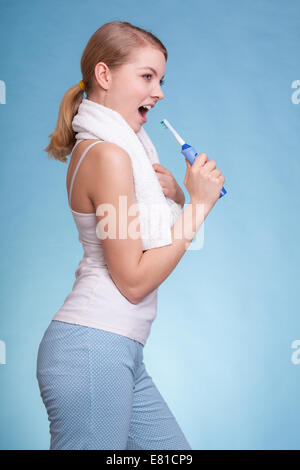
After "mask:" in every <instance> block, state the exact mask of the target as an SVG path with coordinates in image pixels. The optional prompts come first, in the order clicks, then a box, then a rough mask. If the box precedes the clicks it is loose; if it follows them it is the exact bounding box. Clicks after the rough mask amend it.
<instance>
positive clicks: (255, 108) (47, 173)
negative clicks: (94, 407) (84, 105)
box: [0, 0, 300, 449]
mask: <svg viewBox="0 0 300 470" xmlns="http://www.w3.org/2000/svg"><path fill="white" fill-rule="evenodd" d="M0 18H1V19H0V21H1V28H0V39H1V40H0V51H1V52H0V80H2V81H3V82H4V83H5V85H6V104H1V105H0V120H1V122H0V129H1V131H0V132H1V160H0V165H1V172H0V177H1V185H0V191H1V200H2V202H3V207H2V218H1V220H2V223H1V226H2V230H1V234H0V237H1V248H2V255H1V268H0V269H1V320H0V321H1V323H0V340H1V341H3V343H2V345H5V347H6V363H5V364H0V380H1V387H0V391H1V403H0V423H1V424H0V439H1V442H0V447H1V449H48V448H49V442H50V435H49V428H48V420H47V414H46V410H45V408H44V405H43V403H42V400H41V398H40V395H39V388H38V383H37V380H36V377H35V371H36V356H37V350H38V345H39V342H40V340H41V338H42V336H43V334H44V331H45V329H46V328H47V326H48V324H49V322H50V321H51V318H52V317H53V315H54V314H55V313H56V311H57V310H58V309H59V307H60V306H61V304H62V303H63V301H64V299H65V297H66V296H67V294H68V293H69V292H70V290H71V288H72V285H73V282H74V279H75V277H74V273H75V270H76V267H77V265H78V263H79V261H80V259H81V256H82V248H81V245H80V244H79V242H78V238H77V237H78V234H77V231H76V226H75V223H74V221H73V218H72V215H71V213H70V211H69V209H68V202H67V193H66V184H65V178H66V171H67V164H63V163H61V162H58V161H55V160H53V159H48V158H47V154H46V153H45V152H44V151H43V148H45V147H46V145H47V144H48V141H49V139H48V135H49V134H50V132H52V131H53V129H54V127H55V124H56V119H57V113H58V106H59V103H60V100H61V98H62V96H63V94H64V93H65V91H66V90H67V89H68V88H69V87H70V86H72V85H74V84H75V83H77V82H78V81H79V80H80V79H81V73H80V57H81V54H82V52H83V49H84V47H85V45H86V43H87V41H88V39H89V38H90V36H91V35H92V34H93V33H94V32H95V31H96V29H98V28H99V27H100V26H101V25H102V24H104V23H106V22H108V21H114V20H121V21H129V22H131V23H133V24H136V25H137V26H140V27H143V28H146V29H148V30H150V31H152V32H153V33H154V34H155V35H157V36H158V37H159V38H160V40H161V41H162V42H163V43H164V44H165V46H166V47H167V49H168V52H169V60H168V62H167V65H166V83H165V85H164V92H165V99H164V100H163V101H161V102H160V103H159V105H158V106H157V108H156V109H154V110H153V111H151V112H150V114H149V117H148V122H147V124H146V126H145V129H146V130H147V132H148V133H149V135H150V136H151V138H152V140H153V142H154V144H155V145H156V148H157V150H158V153H159V156H160V161H161V164H162V165H163V166H165V167H166V168H168V169H169V170H171V171H172V173H173V175H174V176H175V178H176V179H177V181H178V182H179V183H180V184H181V186H182V188H183V190H184V192H185V195H186V202H188V200H189V197H188V193H187V191H186V189H185V187H184V185H183V179H184V175H185V171H186V164H185V161H184V158H183V157H182V155H181V154H180V148H179V146H178V144H177V143H176V142H175V140H174V139H173V137H172V136H171V134H170V133H169V132H168V131H165V130H163V128H162V127H161V125H160V120H161V119H163V118H167V119H168V120H169V121H170V122H171V124H172V125H174V127H175V128H176V129H177V130H178V132H179V133H180V134H181V135H182V137H183V138H184V139H186V141H187V142H188V143H190V144H191V145H193V146H194V147H195V148H196V150H197V151H198V152H206V153H207V154H208V156H209V158H210V159H214V160H215V161H216V162H217V166H218V168H220V169H221V170H222V172H223V174H224V176H225V178H226V182H225V187H226V189H227V191H228V193H227V195H226V196H224V197H223V198H222V199H220V200H219V201H218V202H217V203H216V205H215V207H214V208H213V210H212V211H211V213H210V214H209V215H208V218H207V219H206V221H205V225H204V245H203V248H202V249H201V250H188V251H187V253H186V254H185V255H184V257H183V258H182V259H181V261H180V262H179V264H178V265H177V267H176V269H175V270H174V271H173V272H172V274H171V275H170V276H169V277H168V279H167V280H166V281H165V282H164V283H163V285H162V286H161V287H160V290H159V304H158V315H157V318H156V319H155V321H154V323H153V325H152V330H151V334H150V337H149V339H148V342H147V345H146V347H145V351H144V355H145V362H146V365H147V367H148V370H149V373H150V375H151V376H152V378H153V380H154V381H155V383H156V384H157V386H158V388H159V389H160V391H161V393H162V395H163V396H164V397H165V399H166V401H167V403H168V404H169V406H170V408H171V410H172V411H173V413H174V415H175V416H176V418H177V420H178V422H179V424H180V425H181V427H182V429H183V431H184V433H185V434H186V436H187V439H188V440H189V441H190V443H191V446H192V448H193V449H299V448H300V440H299V419H300V413H299V393H300V385H299V377H300V364H299V362H300V354H298V352H299V346H298V350H297V349H293V348H292V343H293V342H294V341H295V340H297V339H300V321H299V290H298V289H299V263H300V257H299V228H300V227H299V130H300V128H299V126H300V103H299V101H300V82H298V84H297V82H296V85H294V86H296V88H292V84H293V82H295V81H297V80H300V70H299V40H300V37H299V36H300V3H299V1H296V0H295V1H293V0H285V1H283V0H282V1H279V0H273V1H271V0H269V1H266V0H260V1H258V0H251V1H250V0H244V1H236V0H230V1H221V0H211V1H210V2H205V1H202V0H201V1H199V0H197V1H196V0H190V1H186V2H182V1H179V0H167V1H157V0H152V1H151V2H148V1H140V0H134V1H133V0H131V1H126V2H124V1H121V0H120V1H116V0H112V1H110V2H104V1H99V0H97V1H96V0H87V1H85V2H82V1H78V0H73V1H70V0H64V1H63V2H61V1H58V0H52V1H51V2H49V1H43V2H41V1H32V0H31V1H30V0H29V1H26V2H23V1H21V0H20V1H15V0H9V1H8V0H4V1H3V0H1V1H0ZM297 87H298V88H297ZM293 354H294V356H293ZM2 357H3V355H2Z"/></svg>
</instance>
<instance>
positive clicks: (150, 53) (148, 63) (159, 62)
mask: <svg viewBox="0 0 300 470" xmlns="http://www.w3.org/2000/svg"><path fill="white" fill-rule="evenodd" d="M103 64H104V63H103V62H99V64H97V65H96V68H95V76H96V80H97V81H98V84H99V85H100V86H99V87H97V89H98V91H99V93H98V96H97V98H98V100H99V101H98V102H100V103H101V104H102V105H103V106H107V107H109V108H111V109H113V110H115V111H117V112H119V113H120V114H121V116H122V117H123V118H124V119H125V120H126V122H127V123H128V124H129V126H130V127H131V128H132V129H133V130H134V132H138V131H139V130H140V128H141V126H142V125H143V124H144V122H145V121H144V120H143V117H142V115H141V114H140V112H139V109H138V108H139V107H140V106H142V105H146V104H148V105H152V106H153V105H155V103H156V102H157V101H158V100H162V99H163V98H164V94H163V92H162V89H161V82H162V81H163V80H162V79H163V77H164V74H165V65H166V61H165V56H164V54H163V53H162V52H161V51H159V50H158V49H154V48H153V47H151V46H149V47H143V48H140V49H137V50H136V51H135V52H134V53H133V54H132V56H131V60H130V62H129V63H127V64H126V65H123V66H122V67H121V68H119V69H118V70H116V71H110V70H109V69H108V68H107V67H106V66H105V65H103ZM151 68H152V69H153V70H154V71H153V70H151ZM97 98H96V99H97ZM148 112H150V113H151V110H150V111H148ZM148 112H147V113H146V114H147V116H148ZM150 115H151V114H150Z"/></svg>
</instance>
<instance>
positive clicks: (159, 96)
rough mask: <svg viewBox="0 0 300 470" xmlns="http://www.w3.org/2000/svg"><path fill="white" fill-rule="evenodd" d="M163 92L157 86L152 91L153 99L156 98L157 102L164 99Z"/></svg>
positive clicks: (159, 86)
mask: <svg viewBox="0 0 300 470" xmlns="http://www.w3.org/2000/svg"><path fill="white" fill-rule="evenodd" d="M164 96H165V95H164V92H163V91H162V89H161V85H160V84H159V85H158V86H157V87H156V88H155V89H154V90H153V97H156V99H157V101H158V100H162V99H163V98H164Z"/></svg>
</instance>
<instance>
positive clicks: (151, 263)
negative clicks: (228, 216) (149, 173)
mask: <svg viewBox="0 0 300 470" xmlns="http://www.w3.org/2000/svg"><path fill="white" fill-rule="evenodd" d="M208 212H209V211H208V209H207V208H206V207H205V205H204V204H199V203H198V204H197V203H196V202H192V201H190V202H189V204H187V205H186V207H185V210H184V211H182V213H181V215H180V216H179V217H178V219H177V220H176V222H175V223H174V225H173V227H172V228H171V232H172V244H170V245H166V246H163V247H159V248H152V249H151V250H148V251H146V252H144V253H143V254H142V256H141V257H140V260H139V262H138V265H137V267H136V270H135V273H136V281H135V289H134V297H135V298H136V299H137V301H139V300H141V299H142V298H143V297H145V296H146V295H147V294H149V293H150V292H151V291H153V290H154V289H156V288H157V287H158V286H159V285H160V284H162V282H163V281H164V280H165V279H166V278H167V277H168V276H169V275H170V274H171V272H172V271H173V269H174V268H175V267H176V266H177V264H178V263H179V261H180V260H181V258H182V257H183V255H184V253H185V252H186V250H187V249H188V247H189V245H190V244H191V242H192V240H193V238H194V237H195V235H196V233H197V231H198V230H199V228H200V227H201V225H202V223H203V222H204V220H205V218H206V217H207V215H208Z"/></svg>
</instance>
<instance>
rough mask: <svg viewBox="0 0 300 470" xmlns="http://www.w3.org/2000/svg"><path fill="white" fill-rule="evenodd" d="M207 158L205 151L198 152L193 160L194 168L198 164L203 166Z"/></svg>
mask: <svg viewBox="0 0 300 470" xmlns="http://www.w3.org/2000/svg"><path fill="white" fill-rule="evenodd" d="M208 160H209V159H208V156H207V155H206V153H199V155H197V157H196V158H195V160H194V163H193V166H195V168H197V167H198V166H204V165H205V163H206V162H207V161H208Z"/></svg>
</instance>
